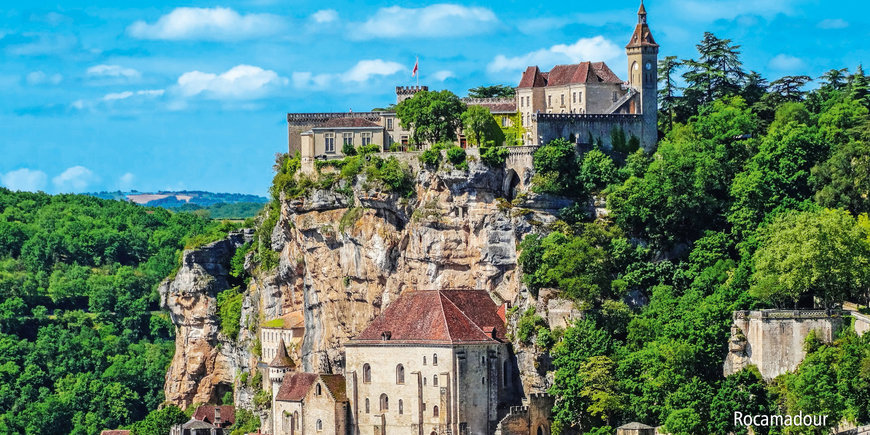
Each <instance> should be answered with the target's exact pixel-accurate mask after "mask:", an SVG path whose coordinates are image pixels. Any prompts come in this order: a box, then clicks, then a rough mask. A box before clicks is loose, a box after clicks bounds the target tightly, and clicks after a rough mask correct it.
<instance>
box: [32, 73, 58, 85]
mask: <svg viewBox="0 0 870 435" xmlns="http://www.w3.org/2000/svg"><path fill="white" fill-rule="evenodd" d="M25 80H26V81H27V84H29V85H43V84H52V85H56V84H58V83H60V82H61V81H62V80H63V76H62V75H60V74H46V73H44V72H42V71H33V72H31V73H30V74H27V77H25Z"/></svg>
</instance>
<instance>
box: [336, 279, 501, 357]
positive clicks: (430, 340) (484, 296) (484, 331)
mask: <svg viewBox="0 0 870 435" xmlns="http://www.w3.org/2000/svg"><path fill="white" fill-rule="evenodd" d="M492 328H495V331H496V334H495V338H493V337H491V336H490V335H489V332H490V331H491V330H492ZM506 333H507V330H506V328H505V323H504V321H503V320H502V319H501V318H500V317H499V316H498V307H497V306H496V305H495V303H494V302H493V301H492V298H490V297H489V294H488V293H487V292H486V291H483V290H427V291H411V292H406V293H403V294H402V295H401V296H399V298H398V299H397V300H395V301H394V302H393V303H391V304H390V305H389V306H388V307H387V308H386V309H385V310H384V312H383V313H381V315H380V316H378V317H377V318H375V320H373V321H372V323H371V324H369V326H368V328H366V329H365V330H364V331H363V332H362V333H360V334H359V335H358V336H357V337H356V338H355V339H354V340H353V341H352V342H351V343H384V342H388V343H417V344H458V343H468V342H495V341H501V340H503V339H504V337H505V335H506ZM385 334H388V335H389V339H388V340H383V336H384V335H385Z"/></svg>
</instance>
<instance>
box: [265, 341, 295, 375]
mask: <svg viewBox="0 0 870 435" xmlns="http://www.w3.org/2000/svg"><path fill="white" fill-rule="evenodd" d="M269 367H278V368H284V367H290V368H291V369H292V368H296V363H294V362H293V359H292V358H290V355H288V354H287V346H286V345H285V344H284V339H283V338H282V339H281V340H280V341H279V342H278V351H277V352H275V358H272V362H270V363H269Z"/></svg>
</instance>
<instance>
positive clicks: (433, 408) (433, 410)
mask: <svg viewBox="0 0 870 435" xmlns="http://www.w3.org/2000/svg"><path fill="white" fill-rule="evenodd" d="M432 417H438V405H435V406H433V407H432Z"/></svg>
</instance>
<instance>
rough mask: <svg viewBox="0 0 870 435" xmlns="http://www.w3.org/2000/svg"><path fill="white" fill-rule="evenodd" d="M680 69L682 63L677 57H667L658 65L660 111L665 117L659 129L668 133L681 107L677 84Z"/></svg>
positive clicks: (661, 120) (660, 122) (662, 118)
mask: <svg viewBox="0 0 870 435" xmlns="http://www.w3.org/2000/svg"><path fill="white" fill-rule="evenodd" d="M679 67H680V61H678V60H677V56H665V58H664V59H662V60H660V61H659V65H658V75H659V76H658V82H659V90H658V98H659V110H661V112H662V114H664V115H665V116H662V117H661V119H659V126H660V127H659V129H660V130H662V131H664V132H666V133H667V132H668V131H670V130H671V128H672V127H673V126H674V119H675V118H676V111H677V108H678V107H679V97H678V96H677V93H678V92H679V90H680V88H679V87H678V86H677V84H676V82H675V76H676V71H677V69H678V68H679Z"/></svg>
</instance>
